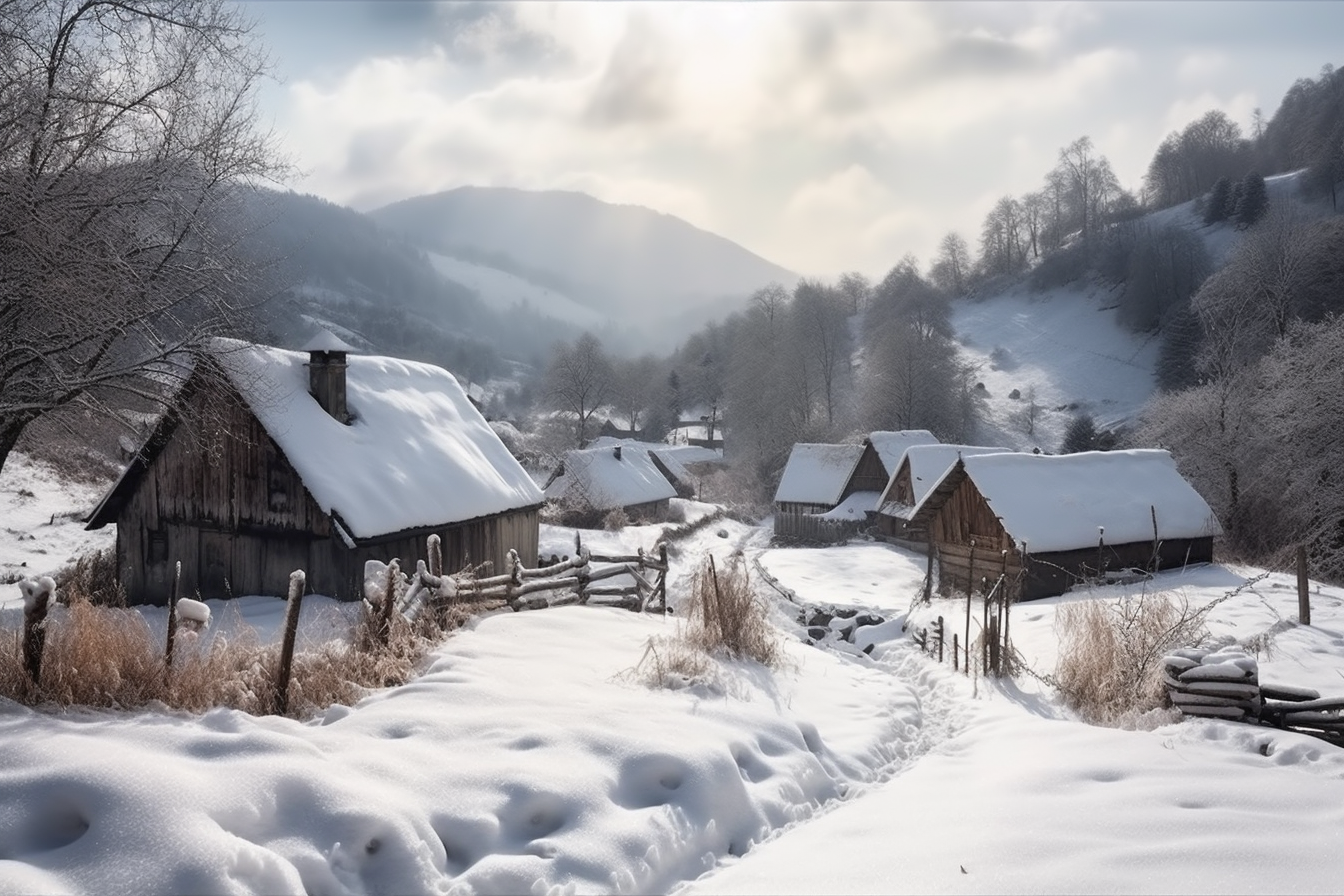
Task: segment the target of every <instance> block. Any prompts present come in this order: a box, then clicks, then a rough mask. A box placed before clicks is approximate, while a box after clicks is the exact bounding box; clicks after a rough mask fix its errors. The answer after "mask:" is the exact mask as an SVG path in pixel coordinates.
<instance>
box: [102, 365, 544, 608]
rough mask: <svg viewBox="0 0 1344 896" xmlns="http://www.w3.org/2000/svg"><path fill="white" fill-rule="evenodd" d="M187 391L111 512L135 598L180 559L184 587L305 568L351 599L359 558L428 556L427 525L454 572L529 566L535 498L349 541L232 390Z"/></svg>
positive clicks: (258, 586) (282, 581)
mask: <svg viewBox="0 0 1344 896" xmlns="http://www.w3.org/2000/svg"><path fill="white" fill-rule="evenodd" d="M221 379H222V378H221ZM186 394H188V395H190V396H192V397H191V398H190V399H189V401H188V403H187V406H186V408H185V409H184V410H183V411H182V412H181V415H180V419H179V420H177V421H176V423H175V425H174V424H169V425H170V427H171V432H170V433H168V435H167V436H166V441H164V442H163V444H162V448H161V450H159V451H158V452H157V454H155V455H154V457H153V459H152V460H150V462H149V463H148V465H147V466H146V467H145V469H144V471H143V473H142V474H141V475H140V476H139V477H138V479H137V480H136V481H135V482H134V483H133V485H132V486H131V487H130V491H129V493H128V494H127V499H126V502H125V504H124V505H123V506H122V507H121V509H120V510H119V512H118V513H117V516H116V524H117V566H118V570H119V573H120V576H121V578H120V581H121V583H122V587H123V588H124V589H125V591H126V595H127V599H128V601H130V602H132V603H151V604H158V605H163V604H165V603H167V601H168V599H169V597H170V595H171V592H172V585H173V569H174V566H175V564H176V563H177V562H178V561H181V563H182V581H181V594H182V595H183V596H185V597H193V596H199V597H201V598H205V599H210V598H227V597H236V596H240V595H245V594H272V595H283V594H284V593H285V589H286V588H287V587H288V582H289V574H290V573H291V572H292V571H293V570H296V569H302V570H304V571H305V572H306V573H307V581H308V589H309V591H310V592H313V593H319V594H326V595H328V596H331V597H335V598H338V599H340V600H358V599H359V598H360V597H361V592H362V585H363V573H364V563H365V561H367V560H381V561H383V562H386V561H389V560H391V559H392V558H394V557H396V558H398V559H400V560H401V561H402V565H403V568H408V569H414V568H415V561H417V560H423V559H427V557H426V546H425V539H426V537H427V536H428V535H429V534H430V533H431V532H434V533H438V535H439V536H440V538H441V540H442V543H443V560H444V568H445V569H446V570H448V571H451V572H456V571H458V570H460V569H462V568H464V567H466V566H468V565H470V564H479V563H481V562H483V561H489V562H490V563H491V565H492V568H493V570H494V571H495V572H501V571H503V569H504V568H505V563H506V556H507V553H508V551H509V550H510V549H514V550H517V551H518V554H519V557H520V559H521V560H522V562H523V563H524V564H526V565H528V566H535V565H536V562H537V538H538V525H539V515H538V509H539V508H537V507H529V508H522V509H519V510H513V511H506V512H503V513H499V514H493V515H489V516H484V517H480V518H477V519H473V520H467V521H464V522H460V523H454V524H450V525H449V524H445V525H442V526H432V527H426V528H423V529H417V530H413V531H407V532H398V533H390V534H388V535H385V536H381V537H378V538H370V539H362V540H360V541H359V542H358V543H357V545H356V547H355V548H353V549H351V548H350V547H349V546H348V545H347V544H346V543H345V542H344V541H343V540H342V539H341V538H340V537H339V533H337V532H336V530H335V529H334V527H333V525H332V521H331V518H330V517H329V516H328V515H327V514H326V512H325V511H323V510H322V508H321V507H320V506H319V505H318V504H317V502H316V501H315V500H314V499H313V497H312V495H311V494H310V493H309V492H308V489H307V488H306V487H305V486H304V484H303V481H302V479H301V478H300V477H299V474H298V472H297V471H296V470H295V469H294V467H293V465H292V464H291V463H290V462H289V459H288V458H287V457H285V454H284V452H283V451H282V450H281V449H280V447H279V446H278V445H277V444H276V443H275V441H274V440H273V439H271V437H270V436H269V435H267V434H266V432H265V430H264V429H263V428H262V426H261V423H260V421H258V420H257V418H256V417H255V416H254V415H253V414H252V413H251V411H250V410H249V409H248V408H247V407H246V405H245V404H244V402H243V399H242V397H241V396H240V395H238V393H237V392H236V391H234V390H232V389H231V388H227V387H225V388H219V389H213V390H212V391H211V392H210V394H209V395H207V394H205V392H204V390H199V389H196V390H193V391H191V392H188V393H186ZM205 402H209V405H210V409H209V410H210V413H208V414H207V413H203V411H204V409H205ZM449 512H450V509H448V508H445V514H447V513H449Z"/></svg>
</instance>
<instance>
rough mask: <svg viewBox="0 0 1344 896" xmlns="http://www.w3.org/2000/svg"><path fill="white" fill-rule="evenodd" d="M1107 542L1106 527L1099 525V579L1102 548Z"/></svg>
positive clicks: (1099, 575) (1098, 575)
mask: <svg viewBox="0 0 1344 896" xmlns="http://www.w3.org/2000/svg"><path fill="white" fill-rule="evenodd" d="M1105 544H1106V527H1105V526H1098V527H1097V579H1098V581H1100V579H1101V550H1102V547H1103V546H1104V545H1105Z"/></svg>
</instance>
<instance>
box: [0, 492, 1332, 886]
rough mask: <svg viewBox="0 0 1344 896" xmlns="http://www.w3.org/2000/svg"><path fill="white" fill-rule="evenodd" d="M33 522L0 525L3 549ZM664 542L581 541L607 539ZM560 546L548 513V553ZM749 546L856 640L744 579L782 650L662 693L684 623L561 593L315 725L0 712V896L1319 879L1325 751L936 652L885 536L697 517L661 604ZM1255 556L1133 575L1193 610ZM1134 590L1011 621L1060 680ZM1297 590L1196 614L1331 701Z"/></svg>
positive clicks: (254, 609)
mask: <svg viewBox="0 0 1344 896" xmlns="http://www.w3.org/2000/svg"><path fill="white" fill-rule="evenodd" d="M10 479H11V473H10V471H9V470H8V469H7V470H6V473H5V476H4V478H0V499H3V500H10V498H9V496H8V494H7V492H8V491H9V482H10ZM25 481H36V479H29V480H25ZM34 491H35V490H34ZM66 500H68V499H66ZM30 503H32V504H39V503H44V502H43V501H41V500H38V499H34V500H33V501H32V502H30ZM51 506H52V507H54V506H55V505H54V504H52V505H51ZM705 509H707V508H704V507H703V506H693V507H692V508H691V510H692V513H699V512H704V510H705ZM51 512H52V511H51V510H47V509H43V513H45V514H47V516H48V517H49V515H50V513H51ZM44 519H45V517H44ZM7 525H11V526H12V523H11V524H7ZM48 528H53V527H48ZM33 531H34V534H35V535H37V538H34V539H24V540H23V542H16V541H15V540H14V538H13V536H12V535H10V534H8V533H4V538H3V539H0V551H3V552H4V555H3V556H4V558H5V561H6V562H7V563H8V562H9V556H10V554H9V551H10V549H11V547H12V546H14V545H16V544H22V543H28V542H34V543H37V542H41V541H42V540H43V538H44V537H45V534H46V533H43V531H42V527H41V526H38V527H37V528H36V529H34V530H33ZM50 534H52V535H53V536H55V535H56V531H55V530H53V532H52V533H50ZM654 534H655V530H654V529H652V528H650V527H632V528H630V529H627V530H625V531H624V532H621V533H606V532H584V533H582V535H583V539H584V543H585V544H586V545H588V546H589V547H591V548H592V549H593V550H595V551H598V550H604V549H605V550H611V549H617V548H620V549H623V550H625V549H630V548H633V547H635V546H638V545H643V546H645V547H647V546H649V545H650V544H651V543H652V539H653V537H654ZM573 537H574V533H573V532H572V531H571V530H563V529H555V528H550V527H546V528H544V530H543V543H542V545H541V549H542V552H543V553H544V554H550V553H551V552H555V553H568V552H571V551H572V550H573ZM58 541H59V538H54V539H53V547H50V548H47V550H48V551H49V553H48V554H30V555H29V556H34V557H37V558H47V557H51V558H55V557H57V556H59V555H61V554H63V553H64V552H65V551H66V550H68V549H70V547H69V546H66V547H59V546H55V545H56V543H57V542H58ZM739 551H740V552H742V553H743V554H744V555H745V556H746V558H747V559H748V562H750V561H751V560H753V559H754V560H755V561H757V562H759V564H760V567H761V568H763V569H764V570H765V571H767V572H768V573H769V575H770V577H771V578H772V579H774V580H776V581H777V582H778V583H779V585H780V587H781V588H782V589H784V590H785V591H787V592H791V593H793V594H795V595H796V596H797V598H798V600H800V601H803V602H805V603H808V604H819V605H832V606H836V607H851V608H855V609H869V610H872V611H874V612H876V613H877V614H879V615H882V616H884V617H886V618H888V620H889V621H888V622H886V623H884V624H882V625H877V626H870V627H867V628H865V629H861V630H860V634H861V635H862V636H863V638H864V639H866V643H871V644H873V651H872V655H871V656H865V655H862V654H861V653H859V652H858V651H857V650H847V651H841V650H837V649H830V648H826V647H814V646H808V645H806V644H805V643H803V640H802V634H803V630H802V628H801V627H800V626H799V625H798V624H797V622H796V621H795V616H796V614H797V607H795V606H794V605H792V604H791V603H790V602H789V600H788V599H787V598H785V597H784V596H782V594H781V592H780V591H778V590H776V589H774V588H771V587H767V586H765V585H764V584H763V583H762V585H761V588H760V592H761V594H763V595H766V596H769V597H770V599H771V600H772V601H773V602H774V605H775V612H774V619H775V621H776V623H777V625H778V627H779V632H780V637H781V638H782V639H783V641H784V643H785V662H784V663H783V665H782V666H781V667H780V668H779V669H777V670H773V671H770V670H765V669H762V668H760V667H757V666H754V665H751V664H748V663H741V662H722V663H719V664H718V667H717V672H716V674H715V676H713V677H712V678H711V679H710V680H708V681H707V682H705V683H702V684H700V685H695V686H691V687H685V688H682V689H678V690H665V689H659V688H653V687H650V686H648V684H647V683H646V681H645V678H644V676H643V675H642V672H641V669H647V668H648V664H649V661H650V659H649V655H648V646H649V644H650V639H651V638H653V637H656V636H660V635H668V634H670V633H672V632H674V631H675V629H676V626H677V625H678V622H677V621H676V618H675V616H673V617H668V618H666V619H665V618H662V617H657V616H642V615H639V614H632V613H628V612H625V611H621V610H612V609H599V608H596V607H567V608H560V609H554V610H543V611H537V612H530V613H519V614H513V613H508V612H504V613H500V614H496V615H491V616H487V617H484V618H481V619H478V620H477V621H475V622H474V623H473V624H472V625H470V626H469V627H468V628H467V629H465V630H462V631H460V632H458V633H457V634H455V635H453V636H452V637H450V638H449V639H448V640H447V641H445V642H444V643H443V645H442V646H441V647H440V648H439V649H438V650H437V651H436V652H435V653H434V655H433V657H432V659H431V662H430V664H429V666H428V668H427V669H426V670H425V672H424V674H423V675H422V676H421V677H420V678H418V679H416V680H414V681H413V682H411V683H410V684H407V685H405V686H403V687H399V688H394V689H389V690H385V691H379V692H376V693H372V694H370V695H369V696H368V697H367V698H366V699H365V700H363V701H362V702H360V703H359V704H358V705H356V706H354V707H348V708H347V707H332V708H331V709H330V710H328V711H327V712H326V713H325V714H323V715H322V716H321V717H319V718H317V719H314V720H312V721H310V722H297V721H293V720H288V719H281V718H274V717H271V718H254V717H251V716H247V715H245V714H242V713H238V712H233V711H228V710H215V711H212V712H209V713H206V714H205V715H203V716H199V717H193V716H188V715H184V714H178V713H171V712H144V713H133V714H132V713H116V712H71V713H64V714H59V713H50V712H43V711H34V710H31V709H27V708H24V707H21V706H18V705H16V704H13V703H0V755H3V756H4V761H3V762H0V792H2V793H3V794H4V799H3V800H0V893H4V894H10V893H13V894H20V893H22V894H28V893H63V892H75V893H113V892H117V893H121V892H127V893H129V892H135V893H187V892H190V893H204V892H211V893H213V892H220V893H280V892H285V893H289V892H312V893H331V894H345V893H351V894H354V893H444V892H462V893H471V892H476V893H539V894H540V893H588V892H639V893H650V892H668V891H675V892H678V893H684V894H690V893H697V894H698V893H763V892H770V893H815V892H833V893H860V892H863V893H877V892H881V893H889V892H907V891H908V892H1004V891H1030V892H1066V891H1067V892H1154V893H1158V892H1173V891H1181V892H1191V893H1194V892H1208V893H1226V892H1270V891H1273V892H1337V891H1338V889H1339V884H1338V874H1337V872H1336V870H1335V869H1334V867H1333V858H1334V851H1335V849H1336V848H1337V847H1338V846H1339V845H1340V844H1341V840H1344V751H1341V750H1339V749H1338V748H1336V747H1333V746H1331V745H1328V744H1325V743H1323V742H1321V741H1319V740H1315V739H1312V738H1310V737H1307V736H1304V735H1299V734H1293V733H1288V732H1282V731H1276V730H1272V729H1268V728H1259V727H1253V726H1249V725H1240V724H1236V723H1227V722H1218V721H1198V722H1196V721H1186V722H1180V723H1169V724H1163V725H1161V726H1160V727H1158V728H1156V729H1155V730H1152V731H1120V730H1112V729H1103V728H1096V727H1092V726H1088V725H1085V724H1083V723H1081V722H1079V721H1077V720H1076V719H1074V718H1072V717H1071V715H1070V714H1069V712H1068V711H1067V710H1066V709H1065V708H1064V707H1062V706H1061V704H1060V703H1059V701H1058V700H1057V698H1056V696H1055V695H1054V693H1053V692H1052V691H1051V690H1050V688H1049V687H1048V686H1046V685H1045V684H1043V683H1042V682H1040V681H1039V680H1038V679H1036V678H1033V677H1032V676H1030V675H1024V676H1021V677H1019V678H1018V679H1016V680H1012V681H1002V682H997V681H991V680H986V679H980V680H978V681H976V680H972V679H969V678H967V677H965V676H964V675H961V674H958V673H955V672H953V671H952V668H951V666H950V665H939V664H938V663H937V662H936V661H935V660H932V659H930V658H928V657H926V656H924V655H923V654H921V653H920V652H919V651H918V649H917V648H916V647H915V646H914V644H913V643H912V641H911V640H910V637H909V633H908V632H907V633H903V632H902V631H901V623H902V622H905V621H907V619H908V621H909V623H910V624H911V625H913V626H924V625H927V624H928V623H929V622H930V621H931V620H932V619H933V618H934V617H936V616H938V615H942V616H944V617H945V618H947V619H949V620H958V621H959V620H961V619H962V618H964V614H965V610H966V605H965V602H964V601H958V600H935V603H934V604H933V606H931V607H923V606H918V607H914V608H913V609H912V598H913V597H914V596H915V594H916V593H917V592H918V590H919V587H920V582H921V580H922V576H923V569H924V558H923V557H922V556H919V555H916V554H912V553H909V552H906V551H903V550H900V549H897V548H893V547H889V546H885V545H879V544H873V543H855V544H852V545H848V546H840V547H832V548H825V549H779V548H770V547H769V545H768V541H767V538H766V534H765V533H764V532H763V530H761V529H757V528H753V527H749V526H744V525H742V524H739V523H733V522H728V521H720V522H716V523H713V524H711V525H710V526H708V527H707V528H705V529H703V530H701V531H700V532H698V533H697V534H695V535H694V536H692V537H691V538H690V539H689V540H688V541H686V542H683V543H682V544H681V545H680V546H679V548H678V550H676V551H675V552H674V553H675V556H674V560H673V562H674V569H675V573H674V575H673V576H671V577H670V578H669V582H670V586H671V594H672V597H673V600H674V602H675V601H676V600H677V599H678V598H679V597H681V596H682V595H683V594H684V591H685V588H686V583H687V577H688V576H689V574H690V573H691V572H692V570H693V568H694V564H695V563H696V562H698V560H699V559H700V558H701V557H703V556H704V555H706V554H712V555H713V556H714V557H715V558H716V562H717V563H718V564H720V565H722V564H726V563H729V562H731V555H733V554H734V553H735V552H739ZM64 559H65V557H63V556H62V557H60V560H61V562H63V561H64ZM53 565H59V564H53ZM6 568H8V567H6ZM29 568H31V567H29ZM751 568H752V569H753V570H755V569H756V567H754V566H752V567H751ZM1257 572H1258V571H1256V570H1250V569H1243V568H1238V567H1222V566H1214V567H1202V568H1191V569H1189V570H1185V571H1177V572H1172V573H1168V574H1164V575H1162V576H1159V577H1157V578H1156V579H1154V580H1153V581H1152V582H1150V583H1148V585H1147V587H1148V589H1149V590H1160V591H1163V592H1168V593H1170V594H1172V595H1176V596H1181V597H1184V598H1185V599H1186V600H1188V601H1190V602H1191V603H1192V604H1197V605H1198V604H1204V603H1208V602H1210V601H1212V600H1214V599H1216V598H1218V597H1221V596H1222V595H1224V594H1226V593H1227V591H1229V590H1230V589H1231V588H1233V587H1235V586H1236V585H1237V584H1239V583H1241V582H1244V581H1245V580H1246V578H1247V577H1249V576H1251V575H1253V574H1256V573H1257ZM756 577H757V579H758V580H760V578H761V577H760V576H759V574H756ZM1141 587H1143V586H1140V585H1130V586H1113V587H1111V588H1107V589H1103V590H1099V591H1097V592H1095V593H1080V594H1070V595H1066V596H1065V597H1061V598H1054V599H1050V600H1046V601H1038V602H1033V603H1030V604H1026V605H1021V606H1018V607H1017V608H1015V609H1014V611H1013V617H1012V634H1013V639H1014V641H1015V643H1016V644H1017V646H1018V647H1019V648H1020V649H1021V651H1022V653H1023V655H1024V656H1025V657H1026V658H1027V659H1028V661H1029V662H1030V664H1031V666H1032V668H1033V669H1035V670H1036V671H1038V672H1043V673H1044V672H1050V671H1052V670H1053V664H1054V660H1055V657H1056V654H1057V651H1058V645H1057V637H1056V634H1055V631H1054V614H1055V611H1056V609H1057V608H1058V607H1059V606H1061V605H1064V604H1066V603H1069V602H1072V601H1078V600H1117V599H1120V598H1121V597H1122V596H1124V595H1125V594H1127V593H1128V594H1134V593H1137V592H1138V590H1139V589H1140V588H1141ZM0 589H12V590H13V591H15V592H17V589H16V588H13V586H0ZM6 596H7V597H8V596H9V595H6ZM1312 598H1313V619H1314V623H1315V624H1314V625H1313V626H1311V627H1309V628H1305V627H1300V626H1297V625H1296V624H1295V622H1294V619H1295V616H1296V593H1295V589H1294V585H1293V582H1292V580H1291V579H1290V578H1289V577H1287V576H1283V575H1271V576H1270V577H1269V578H1267V579H1265V580H1263V581H1260V582H1258V583H1256V584H1255V585H1254V586H1253V587H1252V588H1250V589H1248V590H1246V591H1244V592H1243V593H1241V594H1239V595H1237V596H1236V597H1233V598H1231V599H1229V600H1227V601H1226V602H1224V603H1222V604H1220V605H1219V606H1218V607H1217V608H1216V609H1215V611H1214V614H1215V615H1214V616H1213V618H1212V620H1211V625H1210V628H1211V630H1212V633H1213V635H1214V636H1215V637H1216V638H1219V639H1221V640H1222V641H1224V642H1229V641H1237V640H1240V641H1245V642H1248V643H1249V642H1250V641H1251V640H1252V639H1258V641H1259V643H1261V644H1262V645H1267V646H1262V649H1261V652H1260V654H1259V659H1260V663H1261V676H1262V678H1264V679H1266V680H1270V681H1275V682H1280V683H1284V684H1294V685H1302V686H1308V687H1315V688H1318V689H1319V690H1321V691H1322V692H1324V693H1327V694H1340V693H1344V676H1341V674H1340V672H1339V670H1340V669H1341V668H1344V666H1342V665H1341V659H1342V658H1344V590H1341V589H1339V588H1335V587H1330V586H1315V592H1314V594H1313V596H1312ZM235 604H236V607H235V608H228V609H226V608H224V607H222V606H216V608H215V611H216V613H215V615H216V618H217V619H219V620H220V621H221V622H223V621H224V617H227V616H229V614H230V613H232V614H233V616H234V617H236V618H237V619H239V620H241V621H247V622H250V623H252V624H253V625H254V626H255V627H256V628H257V629H258V631H259V633H260V634H261V636H262V637H272V636H273V634H274V628H273V627H274V623H275V620H276V619H278V609H279V607H280V602H279V601H278V600H275V599H273V598H252V599H247V600H243V601H239V602H235ZM306 604H308V605H309V606H311V607H313V610H312V612H313V613H315V614H318V617H319V618H323V619H326V620H328V622H332V623H333V624H334V620H336V619H337V618H338V615H339V614H338V612H337V611H338V610H339V609H340V608H338V607H336V606H334V605H332V604H331V603H330V602H326V601H323V600H317V599H314V600H310V601H307V602H306ZM144 612H146V614H147V615H149V616H150V617H151V618H156V617H155V614H156V613H158V614H160V615H161V611H153V610H146V611H144ZM907 614H911V615H909V616H908V617H907ZM16 617H17V613H16V612H15V611H14V610H12V609H11V610H8V611H6V612H5V613H4V614H3V616H0V622H3V624H4V625H5V626H6V627H7V628H12V626H13V624H15V623H14V620H15V619H16ZM307 624H308V623H307V622H306V621H305V625H307ZM0 636H4V635H3V634H0ZM856 640H861V639H860V637H859V636H856Z"/></svg>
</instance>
